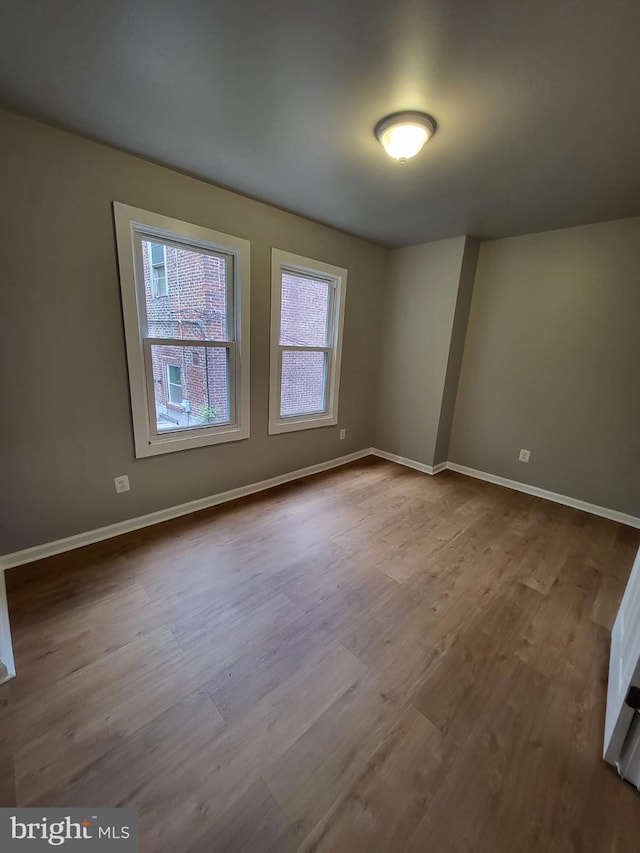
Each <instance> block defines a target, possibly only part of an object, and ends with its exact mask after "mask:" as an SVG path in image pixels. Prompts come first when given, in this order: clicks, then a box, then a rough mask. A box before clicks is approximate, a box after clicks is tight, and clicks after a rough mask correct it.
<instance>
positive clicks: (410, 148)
mask: <svg viewBox="0 0 640 853" xmlns="http://www.w3.org/2000/svg"><path fill="white" fill-rule="evenodd" d="M435 132H436V123H435V121H434V120H433V119H432V118H431V116H428V115H427V114H426V113H420V112H415V111H414V112H403V113H393V115H390V116H385V118H381V119H380V121H379V122H378V123H377V125H376V126H375V129H374V133H375V135H376V137H377V138H378V140H379V142H380V144H381V145H382V147H383V148H384V150H385V151H386V152H387V154H388V155H389V157H393V159H394V160H399V161H400V163H406V162H407V160H408V159H409V158H410V157H415V155H416V154H417V153H418V151H420V149H421V148H422V146H423V145H424V144H425V142H426V141H427V140H428V139H430V138H431V137H432V136H433V134H434V133H435Z"/></svg>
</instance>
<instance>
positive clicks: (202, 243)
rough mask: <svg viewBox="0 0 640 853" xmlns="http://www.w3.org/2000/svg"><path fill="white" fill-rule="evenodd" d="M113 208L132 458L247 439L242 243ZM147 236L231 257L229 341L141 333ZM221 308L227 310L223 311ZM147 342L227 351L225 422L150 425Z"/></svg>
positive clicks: (246, 262) (246, 283) (246, 253)
mask: <svg viewBox="0 0 640 853" xmlns="http://www.w3.org/2000/svg"><path fill="white" fill-rule="evenodd" d="M113 211H114V221H115V231H116V245H117V253H118V267H119V272H120V292H121V297H122V313H123V320H124V331H125V344H126V352H127V366H128V372H129V392H130V399H131V413H132V419H133V433H134V446H135V455H136V458H144V457H148V456H157V455H160V454H164V453H172V452H175V451H179V450H189V449H191V448H195V447H206V446H208V445H213V444H221V443H225V442H229V441H240V440H242V439H245V438H249V435H250V411H249V402H250V400H249V394H250V388H249V382H250V365H249V357H250V350H249V335H250V305H249V300H250V243H249V241H248V240H244V239H242V238H240V237H234V236H231V235H229V234H223V233H221V232H219V231H213V230H212V229H210V228H204V227H203V226H200V225H193V224H191V223H187V222H183V221H181V220H178V219H172V218H171V217H168V216H163V215H162V214H158V213H152V212H151V211H147V210H142V209H140V208H136V207H131V206H130V205H127V204H123V203H121V202H115V201H114V202H113ZM154 238H156V239H157V240H158V241H160V242H164V241H166V242H167V243H169V244H174V245H176V246H178V247H184V248H186V249H191V250H194V251H200V252H210V253H212V254H224V255H227V256H228V257H229V258H230V259H231V262H232V263H231V266H232V271H231V274H230V275H227V306H228V309H229V308H230V309H231V310H232V312H233V320H232V323H233V325H234V327H235V328H233V329H230V328H227V337H228V338H231V339H230V340H228V341H224V342H223V341H218V340H213V339H211V340H210V339H207V340H196V339H193V340H192V339H189V338H169V337H166V338H156V337H151V336H149V335H148V334H147V316H146V307H145V306H146V301H145V293H144V263H143V257H142V248H141V246H142V240H149V241H153V240H154ZM165 258H166V251H165ZM227 267H229V264H227ZM165 269H166V267H165ZM167 281H168V277H167ZM229 300H231V301H229ZM229 313H230V312H229V310H228V312H227V316H229ZM154 345H169V346H170V345H175V346H182V347H223V348H225V349H227V351H228V353H229V356H228V359H229V361H228V365H229V386H228V394H229V406H230V421H229V422H227V423H224V424H220V425H202V426H193V427H191V426H187V427H181V428H179V429H176V430H167V431H162V432H159V431H158V430H157V422H156V413H155V407H154V405H153V401H154V399H155V398H154V389H153V369H152V365H151V347H152V346H154Z"/></svg>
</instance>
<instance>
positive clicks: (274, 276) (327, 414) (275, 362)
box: [269, 249, 347, 435]
mask: <svg viewBox="0 0 640 853" xmlns="http://www.w3.org/2000/svg"><path fill="white" fill-rule="evenodd" d="M283 272H290V273H291V274H293V275H303V276H310V277H312V278H316V279H322V280H324V281H328V282H329V284H330V288H331V289H330V293H329V307H328V317H327V327H328V329H327V346H324V347H318V346H308V347H307V346H289V345H286V344H281V343H280V321H281V316H280V309H281V303H282V274H283ZM346 291H347V270H346V269H344V268H343V267H337V266H334V265H333V264H327V263H325V262H324V261H315V260H312V259H311V258H306V257H303V256H302V255H294V254H292V253H291V252H285V251H283V250H282V249H272V250H271V347H270V379H269V435H277V434H278V433H285V432H294V431H296V430H303V429H314V428H316V427H324V426H335V425H336V424H337V423H338V402H339V392H340V370H341V365H342V338H343V329H344V309H345V301H346ZM287 350H288V351H294V352H298V351H303V352H304V351H308V352H326V354H327V355H326V358H327V366H326V374H325V401H326V406H325V409H324V410H323V411H322V412H313V413H308V414H299V415H285V416H282V415H281V414H280V406H281V390H282V353H283V352H284V351H287Z"/></svg>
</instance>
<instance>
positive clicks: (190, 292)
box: [142, 241, 328, 429]
mask: <svg viewBox="0 0 640 853" xmlns="http://www.w3.org/2000/svg"><path fill="white" fill-rule="evenodd" d="M142 247H143V252H142V255H143V267H144V283H145V298H146V305H147V327H148V328H147V334H148V336H149V337H158V338H162V337H171V338H181V339H183V340H185V342H187V341H189V340H206V339H216V340H227V339H228V335H227V307H228V308H232V306H227V305H226V301H227V294H226V275H225V265H226V263H227V262H226V261H225V259H224V258H223V257H218V256H213V255H207V254H200V253H198V252H194V251H190V250H188V249H183V248H176V247H173V246H166V248H165V260H166V273H167V296H160V297H156V296H154V295H153V287H152V277H151V264H150V243H148V242H147V241H143V242H142ZM327 294H328V291H327V288H326V286H325V285H324V284H323V283H322V282H315V283H314V282H313V281H310V280H309V279H308V278H306V277H304V276H294V275H291V274H289V273H286V274H285V276H284V281H283V291H282V309H281V317H282V336H281V343H285V344H293V345H297V344H302V345H314V346H324V345H325V343H326V341H325V329H324V326H325V318H326V311H327V298H328V296H327ZM229 325H231V324H229ZM152 363H153V381H154V393H155V400H156V412H157V416H158V423H159V428H160V429H161V428H164V429H171V428H173V427H174V426H175V425H176V424H179V425H180V426H195V425H197V424H199V423H203V422H207V414H209V415H210V416H211V415H213V412H212V410H215V415H214V416H213V417H210V419H209V421H208V422H210V423H224V422H226V421H228V420H229V418H230V416H231V413H230V411H229V401H228V399H227V364H226V350H224V349H219V348H211V347H193V346H191V347H190V346H188V345H186V346H165V345H162V346H154V347H153V350H152ZM169 364H174V365H177V366H178V367H179V368H180V371H181V378H182V398H183V401H184V404H183V405H182V406H176V405H173V404H171V403H170V402H169V397H168V388H167V365H169ZM286 365H287V370H286V371H285V372H284V374H283V382H282V406H281V413H282V414H284V415H286V414H292V413H295V412H301V411H314V410H318V409H319V408H321V407H322V405H323V382H324V357H323V356H319V355H318V354H315V353H290V354H289V355H288V356H287V361H286ZM207 378H208V382H207ZM187 403H188V405H187Z"/></svg>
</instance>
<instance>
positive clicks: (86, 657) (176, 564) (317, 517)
mask: <svg viewBox="0 0 640 853" xmlns="http://www.w3.org/2000/svg"><path fill="white" fill-rule="evenodd" d="M639 545H640V532H639V531H634V530H632V529H630V528H626V527H623V526H621V525H618V524H615V523H613V522H610V521H606V520H603V519H600V518H596V517H593V516H589V515H587V514H585V513H581V512H578V511H576V510H572V509H568V508H566V507H561V506H558V505H555V504H551V503H547V502H544V501H542V500H540V499H538V498H534V497H530V496H527V495H522V494H519V493H516V492H512V491H508V490H506V489H501V488H499V487H497V486H492V485H489V484H486V483H481V482H479V481H475V480H471V479H469V478H466V477H463V476H461V475H459V474H454V473H452V472H445V473H442V474H439V475H438V476H436V477H429V476H427V475H424V474H419V473H417V472H414V471H410V470H408V469H405V468H401V467H399V466H396V465H394V464H391V463H386V462H381V461H377V460H375V461H374V460H366V461H363V462H358V463H355V464H353V465H350V466H346V467H344V468H341V469H337V470H335V471H333V472H330V473H328V474H323V475H319V476H316V477H313V478H308V479H306V480H303V481H299V482H298V483H295V484H290V485H288V486H284V487H281V488H278V489H274V490H271V491H269V492H266V493H262V494H260V495H257V496H254V497H252V498H247V499H243V500H240V501H237V502H235V503H233V504H229V505H226V506H223V507H218V508H216V509H214V510H210V511H206V512H202V513H199V514H197V515H194V516H190V517H188V518H184V519H179V520H176V521H172V522H168V523H166V524H163V525H161V526H157V527H154V528H148V529H146V530H144V531H138V532H136V533H132V534H129V535H127V536H124V537H120V538H119V539H117V540H111V541H109V542H105V543H101V544H98V545H95V546H90V547H87V548H84V549H82V550H79V551H76V552H72V553H69V554H65V555H61V556H58V557H54V558H51V559H48V560H46V561H41V562H40V563H38V564H32V565H30V566H24V567H21V568H19V569H15V570H13V571H11V572H9V573H8V575H7V584H8V593H9V603H10V612H11V619H12V626H13V632H14V641H15V654H16V663H17V667H18V677H17V678H16V679H15V680H14V681H13V682H10V683H9V684H8V685H5V686H4V687H3V688H0V798H1V799H0V803H1V804H2V805H16V804H17V805H19V806H30V805H64V806H85V805H86V806H89V805H92V806H107V805H109V806H118V805H131V806H135V807H137V808H138V809H139V811H140V822H141V831H142V847H141V849H142V850H143V851H144V853H164V851H167V853H187V851H190V852H191V853H195V851H203V852H204V853H212V851H225V853H236V851H238V853H239V851H247V853H288V851H295V850H301V851H337V852H338V853H341V852H342V851H345V853H356V851H368V852H370V851H381V853H387V852H388V851H391V853H392V852H393V851H412V852H413V853H418V851H433V853H454V852H455V853H457V851H474V853H503V851H504V853H507V851H509V853H512V851H518V853H527V851H536V853H540V852H541V851H563V853H564V851H567V853H568V851H590V852H591V851H593V852H594V853H601V851H602V853H605V851H606V852H607V853H609V851H610V853H617V851H623V850H624V851H625V853H626V851H628V850H629V849H637V846H638V838H640V798H639V797H638V795H637V793H636V792H635V791H634V790H633V789H632V788H631V787H630V786H628V785H626V783H623V782H621V781H620V780H618V778H617V777H616V775H615V773H614V772H613V771H612V770H611V768H609V767H608V766H607V765H605V764H604V762H603V761H602V759H601V745H602V731H603V722H604V709H605V688H606V678H607V660H608V653H609V629H610V627H611V624H612V620H613V617H614V615H615V612H616V608H617V605H618V602H619V600H620V597H621V595H622V592H623V589H624V585H625V582H626V578H627V575H628V573H629V570H630V568H631V564H632V562H633V557H634V555H635V552H636V550H637V548H638V546H639Z"/></svg>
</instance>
